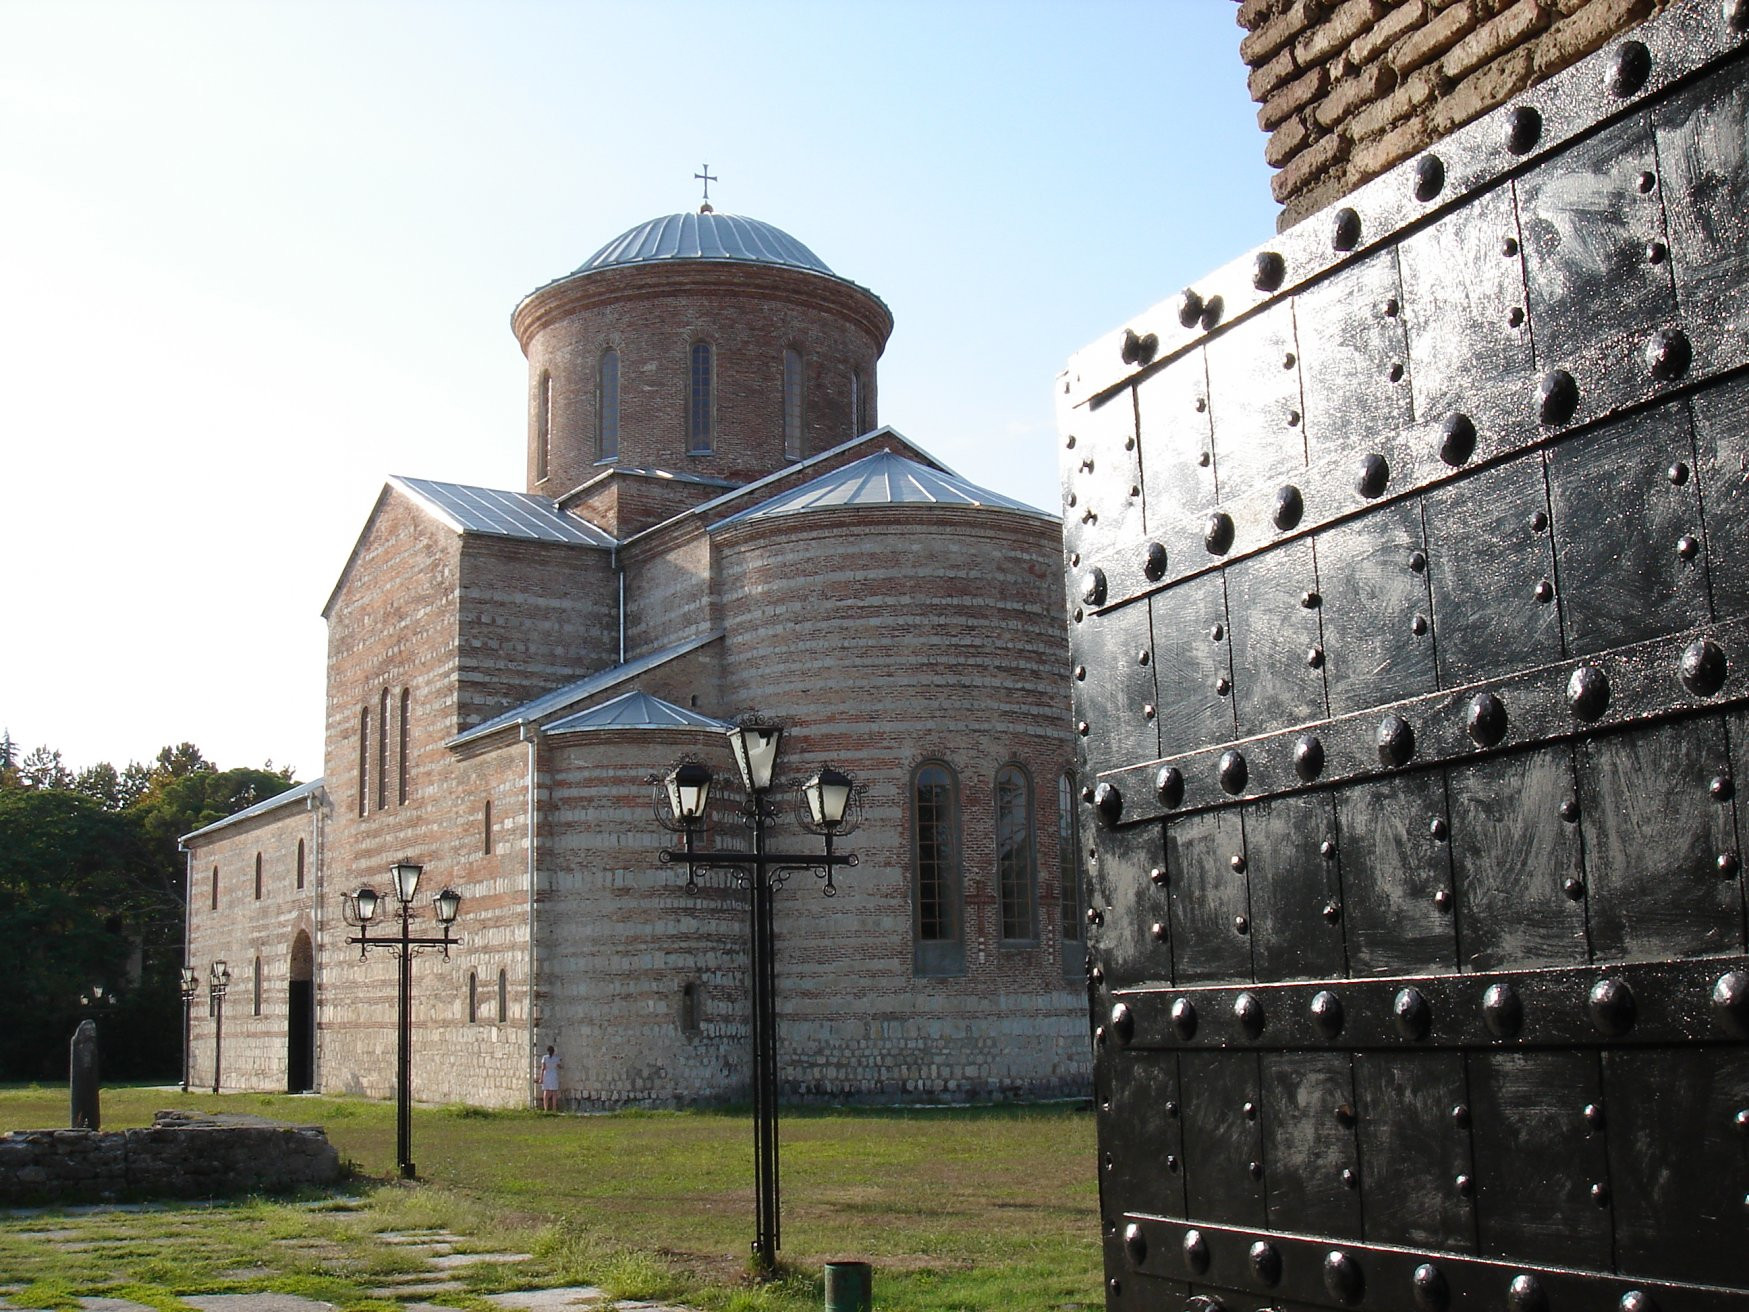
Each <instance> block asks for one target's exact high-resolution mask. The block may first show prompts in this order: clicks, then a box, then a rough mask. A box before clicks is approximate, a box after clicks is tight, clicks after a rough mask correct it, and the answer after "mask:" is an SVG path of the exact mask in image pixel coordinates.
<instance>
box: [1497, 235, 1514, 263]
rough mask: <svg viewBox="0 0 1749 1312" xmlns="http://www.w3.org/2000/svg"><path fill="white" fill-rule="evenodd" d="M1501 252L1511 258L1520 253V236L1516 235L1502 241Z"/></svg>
mask: <svg viewBox="0 0 1749 1312" xmlns="http://www.w3.org/2000/svg"><path fill="white" fill-rule="evenodd" d="M1500 254H1501V255H1502V256H1504V257H1505V258H1506V259H1509V260H1510V259H1511V258H1512V257H1513V256H1514V255H1516V254H1518V238H1516V237H1507V238H1505V239H1504V240H1503V241H1502V242H1501V243H1500Z"/></svg>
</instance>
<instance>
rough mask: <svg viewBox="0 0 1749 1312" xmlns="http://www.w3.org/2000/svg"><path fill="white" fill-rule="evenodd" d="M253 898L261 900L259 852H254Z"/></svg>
mask: <svg viewBox="0 0 1749 1312" xmlns="http://www.w3.org/2000/svg"><path fill="white" fill-rule="evenodd" d="M255 900H256V901H257V902H259V901H261V853H259V852H257V853H256V854H255Z"/></svg>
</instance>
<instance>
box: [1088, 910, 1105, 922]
mask: <svg viewBox="0 0 1749 1312" xmlns="http://www.w3.org/2000/svg"><path fill="white" fill-rule="evenodd" d="M1087 923H1088V924H1089V925H1100V924H1104V923H1105V917H1104V916H1102V915H1100V914H1099V908H1098V907H1088V908H1087Z"/></svg>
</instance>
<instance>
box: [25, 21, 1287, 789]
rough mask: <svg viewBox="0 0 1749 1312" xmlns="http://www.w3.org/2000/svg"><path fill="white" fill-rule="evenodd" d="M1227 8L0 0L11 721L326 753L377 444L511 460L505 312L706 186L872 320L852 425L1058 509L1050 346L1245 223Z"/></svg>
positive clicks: (467, 471) (71, 750) (425, 467)
mask: <svg viewBox="0 0 1749 1312" xmlns="http://www.w3.org/2000/svg"><path fill="white" fill-rule="evenodd" d="M1234 8H1235V6H1234V4H1233V0H1140V2H1131V0H1073V2H1071V0H1061V2H1060V3H1049V4H1047V3H1040V2H1037V0H859V2H857V3H849V2H843V3H840V2H836V0H806V2H803V0H794V2H792V3H760V2H758V0H715V2H714V3H703V2H701V0H618V2H617V3H612V4H603V3H593V2H589V3H583V2H576V3H556V2H555V3H543V2H539V0H504V2H500V3H484V2H479V3H474V2H460V0H419V2H418V3H402V2H399V0H345V2H344V3H343V2H340V0H332V2H324V0H209V2H207V3H172V2H170V0H126V2H119V0H118V2H116V3H97V2H95V0H42V2H39V0H0V494H3V496H4V503H3V504H4V515H5V519H4V534H5V536H4V547H5V552H4V557H3V560H0V615H3V616H4V621H5V629H4V639H3V640H0V725H5V726H6V727H8V728H10V730H11V732H12V735H13V737H14V738H15V739H17V740H18V741H19V743H20V744H21V746H23V747H24V748H26V749H28V748H29V747H32V746H34V745H36V744H38V743H48V744H50V745H52V746H55V747H58V748H60V749H61V751H62V752H63V754H64V755H65V757H66V758H67V761H68V763H69V764H70V765H71V766H73V767H75V768H77V767H80V766H84V765H89V764H91V763H93V762H95V761H98V760H110V761H113V762H115V764H116V765H118V766H120V765H123V764H125V763H126V762H127V761H128V760H130V759H146V758H149V757H150V756H152V755H153V754H154V753H155V752H156V751H157V750H158V748H159V747H161V746H163V745H165V744H166V743H172V742H180V741H183V740H191V741H193V742H195V743H197V744H199V745H200V747H201V748H202V749H203V750H204V751H205V752H206V754H207V755H208V756H209V757H211V758H213V759H215V760H216V761H218V762H219V763H220V764H221V765H225V766H231V765H258V764H260V763H261V762H262V761H263V760H265V759H268V758H271V759H272V760H273V761H274V762H275V763H277V764H281V765H285V764H290V765H292V766H293V767H295V768H296V770H297V771H298V773H299V777H301V778H312V777H314V776H315V775H316V774H318V773H320V772H321V770H322V760H321V743H322V721H323V660H324V656H325V650H326V647H325V644H326V636H325V632H324V627H323V623H322V620H321V617H320V614H319V612H320V610H321V608H322V605H323V603H324V602H325V601H326V599H327V596H328V593H329V591H330V590H331V588H332V587H333V585H334V582H335V580H336V578H337V576H338V574H339V571H340V568H341V566H342V565H343V564H344V563H345V560H346V557H347V554H348V553H349V552H350V550H351V549H352V545H353V542H354V541H355V539H356V537H357V534H358V532H359V530H360V529H361V528H362V526H363V523H364V519H365V516H366V515H367V514H368V513H369V511H370V508H371V505H372V504H373V502H374V501H375V499H376V496H377V494H378V492H379V491H380V490H381V488H382V484H383V480H384V479H385V478H386V477H387V476H388V475H390V474H407V475H413V476H416V477H425V478H435V479H441V480H447V481H452V482H463V483H477V484H482V485H486V486H491V487H505V488H514V489H518V490H520V488H521V487H522V485H523V484H522V478H523V466H522V459H523V440H524V431H523V430H524V426H525V414H526V389H527V377H526V365H525V362H524V360H523V359H522V355H521V353H520V351H519V350H518V348H517V345H516V340H515V338H514V337H513V336H512V335H511V333H510V329H509V315H510V311H511V309H512V308H513V307H514V306H515V304H516V303H517V301H518V300H520V299H521V298H522V297H523V296H524V295H525V294H526V293H528V292H529V291H531V290H533V289H534V288H535V287H537V286H539V285H540V284H542V283H545V282H548V281H550V280H551V279H553V278H555V277H558V276H561V275H563V274H565V273H567V272H569V271H570V270H572V269H574V268H576V267H577V266H578V265H579V264H581V263H582V262H583V261H584V260H585V259H586V258H588V256H589V255H591V254H592V253H593V252H594V251H595V250H596V249H598V248H599V247H600V246H602V245H604V244H605V243H606V242H608V241H609V240H610V239H612V238H613V237H615V236H617V235H618V234H619V233H621V232H623V231H625V230H626V229H628V228H631V227H633V226H635V225H637V224H639V223H641V222H643V221H644V220H645V219H649V218H652V217H654V216H657V215H660V214H669V213H675V212H678V211H681V210H685V209H689V208H693V207H695V206H696V205H697V204H698V200H699V192H698V183H696V182H695V181H693V177H692V175H693V174H694V173H696V172H698V171H699V169H700V167H701V166H702V165H703V164H704V163H705V162H707V161H708V162H709V164H710V168H711V172H712V173H714V174H716V175H717V176H718V177H719V179H720V181H718V182H716V183H714V184H713V185H712V188H711V199H712V201H713V203H714V204H715V205H716V207H717V209H718V210H720V211H723V212H730V213H740V214H748V215H751V216H754V217H756V218H760V219H763V220H765V221H767V222H770V223H774V224H776V225H777V226H778V227H780V228H783V229H785V230H786V231H788V232H790V233H791V234H793V235H794V236H796V237H797V238H799V239H800V240H801V241H802V242H804V243H805V244H807V245H808V246H809V247H811V248H812V249H813V250H814V252H815V253H816V254H818V255H819V256H820V257H821V258H822V259H823V260H825V261H826V263H827V264H829V265H831V266H832V268H833V269H834V270H835V271H837V272H838V273H839V274H841V275H843V276H844V277H847V278H850V279H852V280H854V281H856V282H859V283H861V284H863V285H864V286H866V287H869V288H871V289H872V290H873V291H875V292H876V293H877V294H878V295H880V296H881V297H882V298H883V299H884V300H885V301H886V302H887V304H888V305H889V306H890V307H891V308H892V310H893V313H894V316H895V318H896V320H897V327H896V328H895V330H894V334H893V338H892V341H891V343H890V344H889V346H888V348H887V352H886V355H885V357H884V358H883V360H882V362H881V370H880V419H881V421H882V422H884V423H889V424H892V425H893V426H894V427H896V428H898V429H900V430H901V431H902V432H904V433H905V434H906V435H907V436H909V437H910V438H912V439H913V440H915V441H917V442H918V443H920V444H921V445H922V446H924V447H925V448H926V449H928V450H930V451H932V452H934V453H935V454H936V455H937V456H939V457H940V458H941V459H942V460H943V461H944V462H945V463H947V464H948V465H949V466H951V467H952V468H954V469H955V470H957V471H958V472H959V473H961V474H963V475H965V476H967V477H969V478H971V479H972V480H973V481H975V482H978V483H981V484H983V485H985V486H987V487H990V488H993V489H995V490H997V491H1000V492H1004V493H1007V494H1009V495H1011V496H1017V497H1020V498H1022V499H1023V500H1026V501H1029V502H1031V503H1032V504H1034V505H1038V506H1041V507H1044V508H1046V509H1050V510H1057V509H1059V508H1060V506H1059V504H1058V501H1059V497H1058V491H1057V473H1056V443H1055V430H1054V418H1053V412H1052V401H1051V380H1052V378H1053V377H1054V376H1055V374H1056V373H1057V372H1058V370H1060V369H1061V368H1062V367H1063V366H1064V364H1065V363H1066V361H1067V359H1068V356H1069V355H1070V354H1071V353H1072V352H1073V351H1075V350H1076V349H1078V348H1079V347H1081V346H1083V345H1085V344H1086V343H1087V342H1088V341H1090V340H1092V339H1093V338H1094V337H1095V336H1097V335H1099V334H1100V333H1103V332H1105V331H1108V330H1110V329H1112V328H1115V327H1118V326H1119V325H1120V324H1121V323H1122V322H1123V320H1124V319H1126V318H1127V317H1129V316H1131V315H1133V314H1134V313H1136V312H1137V311H1140V310H1142V309H1144V308H1145V307H1147V306H1149V305H1152V304H1153V303H1154V302H1156V301H1159V300H1162V299H1164V298H1165V297H1167V296H1169V295H1172V294H1174V293H1176V291H1177V290H1178V289H1179V288H1180V287H1181V286H1183V285H1185V284H1186V283H1188V282H1190V281H1192V280H1194V279H1195V278H1196V277H1197V276H1199V275H1201V274H1203V273H1205V272H1207V271H1209V270H1210V269H1213V268H1215V267H1216V266H1218V265H1220V264H1224V263H1225V262H1226V261H1227V260H1229V259H1231V258H1233V257H1234V256H1236V255H1238V254H1240V253H1242V252H1243V251H1244V250H1245V249H1247V248H1248V247H1250V246H1252V245H1254V244H1255V243H1257V242H1260V241H1262V240H1263V239H1264V238H1265V237H1266V236H1267V235H1268V234H1269V233H1271V232H1272V231H1273V230H1274V216H1275V206H1274V205H1273V203H1272V202H1271V201H1270V199H1269V186H1268V181H1269V170H1268V168H1267V167H1266V166H1265V165H1264V162H1263V146H1264V136H1263V134H1262V133H1261V132H1260V131H1259V130H1258V128H1257V125H1256V120H1255V116H1254V106H1252V105H1251V104H1250V103H1249V100H1248V98H1247V96H1246V93H1245V69H1244V67H1243V65H1242V64H1241V63H1240V61H1239V56H1238V43H1239V37H1240V36H1241V35H1242V33H1241V32H1240V30H1239V28H1238V27H1237V26H1236V25H1235V23H1234V19H1233V15H1234Z"/></svg>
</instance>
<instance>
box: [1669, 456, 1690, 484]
mask: <svg viewBox="0 0 1749 1312" xmlns="http://www.w3.org/2000/svg"><path fill="white" fill-rule="evenodd" d="M1664 477H1665V478H1667V479H1669V480H1670V482H1671V484H1672V486H1675V487H1681V486H1682V485H1683V484H1684V483H1686V482H1688V466H1687V465H1686V464H1684V463H1683V462H1682V461H1680V460H1678V461H1677V462H1676V463H1675V464H1673V465H1671V466H1670V468H1668V469H1666V470H1665V471H1664Z"/></svg>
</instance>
